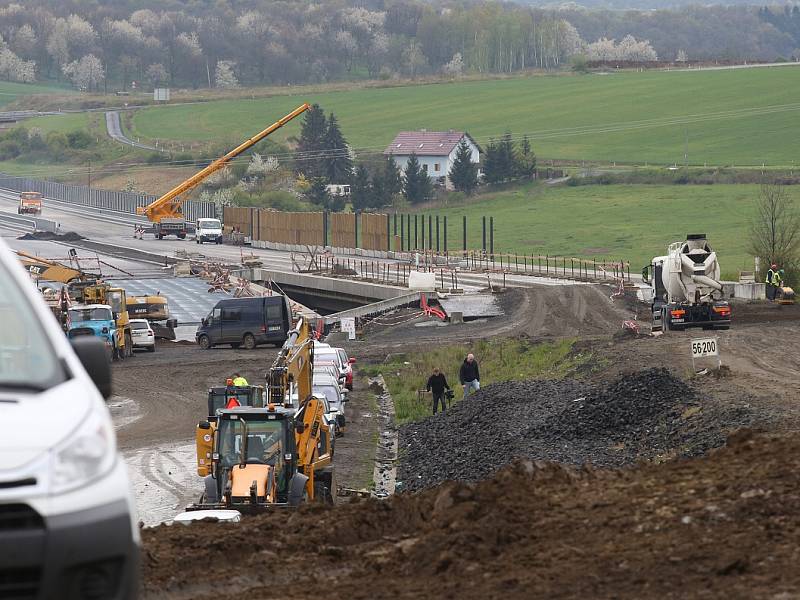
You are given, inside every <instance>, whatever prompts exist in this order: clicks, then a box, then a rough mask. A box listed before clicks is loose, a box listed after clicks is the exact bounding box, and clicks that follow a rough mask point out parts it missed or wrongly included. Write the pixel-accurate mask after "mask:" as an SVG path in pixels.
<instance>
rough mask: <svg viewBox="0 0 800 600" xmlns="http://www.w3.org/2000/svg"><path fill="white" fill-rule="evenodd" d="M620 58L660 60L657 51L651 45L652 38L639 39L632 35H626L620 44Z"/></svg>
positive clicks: (637, 60) (642, 60)
mask: <svg viewBox="0 0 800 600" xmlns="http://www.w3.org/2000/svg"><path fill="white" fill-rule="evenodd" d="M618 51H619V57H620V60H631V61H636V62H647V61H654V60H658V56H657V55H656V51H655V50H653V47H652V46H651V45H650V40H637V39H636V38H635V37H633V36H632V35H626V36H625V37H624V38H622V41H621V42H620V43H619V46H618Z"/></svg>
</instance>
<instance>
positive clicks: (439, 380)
mask: <svg viewBox="0 0 800 600" xmlns="http://www.w3.org/2000/svg"><path fill="white" fill-rule="evenodd" d="M425 389H426V390H427V391H429V392H433V414H436V410H437V409H438V407H439V402H440V401H441V403H442V412H443V413H444V412H447V400H445V398H444V391H445V389H448V390H449V389H450V385H449V384H448V383H447V378H446V377H445V376H444V373H440V372H439V368H438V367H434V369H433V375H431V376H430V377H428V383H427V384H426V385H425Z"/></svg>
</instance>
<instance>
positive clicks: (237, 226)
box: [222, 206, 257, 238]
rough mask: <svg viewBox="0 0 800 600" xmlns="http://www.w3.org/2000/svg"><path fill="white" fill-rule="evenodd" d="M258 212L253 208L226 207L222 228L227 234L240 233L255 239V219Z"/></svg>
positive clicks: (223, 210)
mask: <svg viewBox="0 0 800 600" xmlns="http://www.w3.org/2000/svg"><path fill="white" fill-rule="evenodd" d="M255 212H257V211H256V210H255V209H253V208H248V207H242V206H226V207H224V208H223V209H222V226H223V228H224V231H225V233H230V232H231V231H239V232H241V233H243V234H244V235H246V236H249V237H251V238H254V237H255V236H254V235H253V218H254V213H255Z"/></svg>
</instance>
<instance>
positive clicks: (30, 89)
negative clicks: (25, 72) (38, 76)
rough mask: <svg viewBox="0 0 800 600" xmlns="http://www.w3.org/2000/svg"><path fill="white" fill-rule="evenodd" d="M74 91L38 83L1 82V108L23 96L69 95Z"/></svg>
mask: <svg viewBox="0 0 800 600" xmlns="http://www.w3.org/2000/svg"><path fill="white" fill-rule="evenodd" d="M69 93H72V90H70V89H69V88H65V87H61V86H55V85H46V84H37V83H14V82H12V81H3V82H0V106H5V105H6V104H10V103H11V102H13V101H15V100H17V99H18V98H20V97H21V96H30V95H32V94H69Z"/></svg>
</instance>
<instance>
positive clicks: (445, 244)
mask: <svg viewBox="0 0 800 600" xmlns="http://www.w3.org/2000/svg"><path fill="white" fill-rule="evenodd" d="M443 220H444V225H443V227H444V253H445V254H447V215H445V216H444V218H443Z"/></svg>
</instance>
